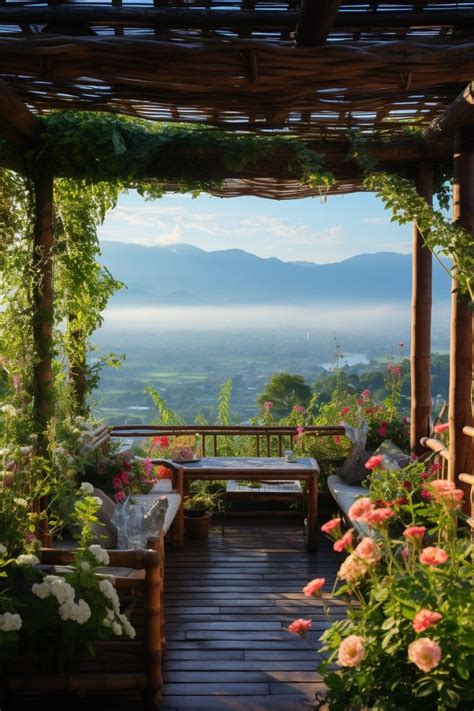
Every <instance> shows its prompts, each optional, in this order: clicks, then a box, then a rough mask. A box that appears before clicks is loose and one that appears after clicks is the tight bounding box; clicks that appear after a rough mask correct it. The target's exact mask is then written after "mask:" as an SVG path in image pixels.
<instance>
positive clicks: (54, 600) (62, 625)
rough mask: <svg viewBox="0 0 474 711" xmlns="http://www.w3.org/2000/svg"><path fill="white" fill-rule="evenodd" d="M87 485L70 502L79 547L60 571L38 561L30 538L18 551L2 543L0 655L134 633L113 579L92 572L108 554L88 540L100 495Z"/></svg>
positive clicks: (61, 648) (68, 648) (69, 647)
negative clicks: (53, 571)
mask: <svg viewBox="0 0 474 711" xmlns="http://www.w3.org/2000/svg"><path fill="white" fill-rule="evenodd" d="M88 486H89V487H90V488H92V486H91V485H90V484H89V485H88ZM88 491H89V489H88V487H84V486H83V487H82V490H81V491H79V493H78V497H77V500H76V505H75V507H74V512H73V519H74V521H75V522H76V523H77V524H78V525H79V526H80V528H81V534H80V540H79V544H80V548H79V549H78V551H77V553H76V556H75V558H74V561H73V563H72V565H71V566H70V570H69V571H68V572H67V573H66V574H65V575H64V576H58V575H47V574H46V573H44V572H43V571H41V569H40V568H39V567H37V566H38V563H39V562H40V560H39V557H38V556H39V553H38V550H37V546H35V547H33V544H32V546H31V547H30V552H25V553H21V554H20V555H17V556H16V557H12V556H11V554H10V552H9V550H8V548H7V547H6V546H5V545H3V544H1V545H0V581H1V583H0V654H1V655H3V656H5V655H8V656H10V655H11V654H12V653H14V652H15V651H16V650H18V651H20V650H26V651H28V652H29V653H30V654H31V653H33V654H35V653H36V654H39V655H41V657H42V658H44V657H47V655H48V653H51V654H60V655H61V656H62V657H64V656H66V657H68V656H71V655H72V654H73V653H74V652H75V651H77V649H79V648H82V647H83V646H86V645H87V644H88V643H90V642H91V641H93V640H96V639H110V638H113V637H115V636H122V635H126V636H128V637H130V638H133V637H134V636H135V630H134V629H133V627H132V625H131V624H130V622H129V620H128V618H127V617H126V616H125V615H123V614H122V613H121V612H120V602H119V599H118V595H117V592H116V590H115V588H114V586H113V584H112V583H111V581H110V580H108V579H107V578H103V579H102V580H101V579H100V578H98V577H97V576H96V575H95V573H96V571H97V569H98V568H99V567H102V566H105V565H107V564H108V562H109V558H108V553H107V551H106V550H104V549H103V548H101V546H99V545H93V544H91V543H90V536H91V529H92V525H93V524H95V523H97V518H96V515H95V514H96V513H97V511H98V509H99V508H100V505H101V501H100V499H96V498H95V497H93V496H90V495H89V494H88ZM31 551H34V552H31ZM51 661H52V660H51Z"/></svg>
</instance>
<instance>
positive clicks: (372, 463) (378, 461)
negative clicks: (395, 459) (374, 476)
mask: <svg viewBox="0 0 474 711" xmlns="http://www.w3.org/2000/svg"><path fill="white" fill-rule="evenodd" d="M384 459H385V457H384V456H383V454H375V455H374V456H373V457H370V459H368V460H367V461H366V463H365V464H364V466H365V468H366V469H376V468H377V467H380V466H382V462H383V460H384Z"/></svg>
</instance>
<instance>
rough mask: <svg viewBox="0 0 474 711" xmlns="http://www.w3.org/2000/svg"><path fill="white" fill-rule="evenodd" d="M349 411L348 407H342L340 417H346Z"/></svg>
mask: <svg viewBox="0 0 474 711" xmlns="http://www.w3.org/2000/svg"><path fill="white" fill-rule="evenodd" d="M350 411H351V408H350V407H347V406H346V407H343V408H342V410H341V415H342V416H343V417H344V415H348V414H349V412H350Z"/></svg>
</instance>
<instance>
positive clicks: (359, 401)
mask: <svg viewBox="0 0 474 711" xmlns="http://www.w3.org/2000/svg"><path fill="white" fill-rule="evenodd" d="M357 404H358V405H360V406H362V405H365V401H364V400H362V398H360V399H359V400H357Z"/></svg>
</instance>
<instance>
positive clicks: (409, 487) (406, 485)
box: [402, 479, 413, 491]
mask: <svg viewBox="0 0 474 711" xmlns="http://www.w3.org/2000/svg"><path fill="white" fill-rule="evenodd" d="M402 486H403V488H404V489H406V490H407V491H411V490H412V488H413V487H412V485H411V481H408V479H405V480H404V482H403V484H402Z"/></svg>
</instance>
